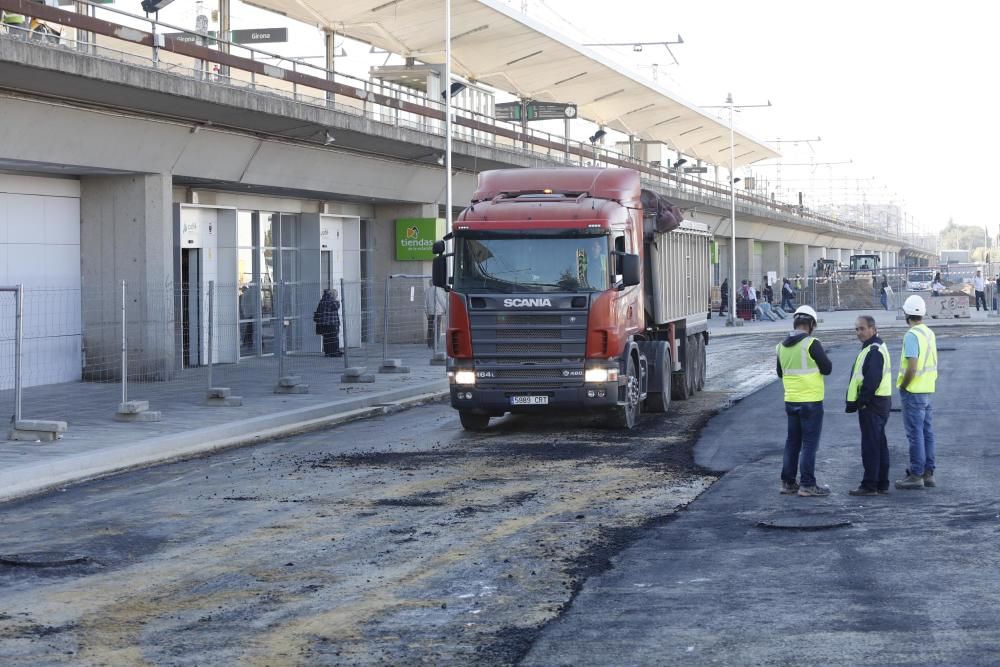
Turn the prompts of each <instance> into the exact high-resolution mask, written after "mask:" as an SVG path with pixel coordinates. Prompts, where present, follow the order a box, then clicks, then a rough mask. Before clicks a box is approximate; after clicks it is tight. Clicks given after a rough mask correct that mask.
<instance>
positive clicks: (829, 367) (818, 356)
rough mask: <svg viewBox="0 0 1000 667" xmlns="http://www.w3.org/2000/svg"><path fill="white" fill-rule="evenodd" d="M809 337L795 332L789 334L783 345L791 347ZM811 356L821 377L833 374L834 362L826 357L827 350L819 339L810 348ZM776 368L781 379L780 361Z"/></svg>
mask: <svg viewBox="0 0 1000 667" xmlns="http://www.w3.org/2000/svg"><path fill="white" fill-rule="evenodd" d="M808 335H809V334H807V333H806V332H805V331H793V332H792V333H790V334H788V337H787V338H786V339H785V340H783V341H781V344H782V345H783V346H784V347H791V346H792V345H795V344H796V343H798V342H799V341H800V340H802V339H803V338H805V337H806V336H808ZM809 356H810V357H812V358H813V361H815V362H816V366H817V367H818V368H819V374H820V375H829V374H830V373H832V372H833V362H831V361H830V357H828V356H826V350H824V349H823V344H822V343H821V342H819V340H818V339H816V340H814V341H813V344H812V345H810V346H809ZM776 368H777V369H778V377H781V360H780V359H778V360H776Z"/></svg>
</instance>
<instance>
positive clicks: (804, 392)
mask: <svg viewBox="0 0 1000 667" xmlns="http://www.w3.org/2000/svg"><path fill="white" fill-rule="evenodd" d="M817 319H818V318H817V317H816V311H815V310H813V309H812V308H810V307H809V306H799V307H798V309H797V310H796V311H795V314H794V319H793V320H792V322H793V324H794V327H795V328H794V330H793V331H792V332H791V333H790V334H788V337H787V338H785V340H784V341H782V342H781V343H779V344H778V346H777V347H776V348H775V352H776V353H777V355H778V363H777V371H778V377H780V378H781V382H782V384H783V385H784V387H785V414H786V415H787V416H788V436H787V438H786V439H785V457H784V462H783V464H782V467H781V493H783V494H786V495H787V494H794V493H797V494H798V495H800V496H828V495H830V488H829V487H826V486H820V485H819V484H817V483H816V470H815V469H816V450H817V449H818V448H819V438H820V434H821V433H822V431H823V394H824V383H823V376H824V375H829V374H830V373H831V372H832V371H833V364H832V363H831V362H830V358H829V357H827V356H826V352H825V351H824V350H823V345H822V343H820V342H819V340H818V339H816V338H814V337H813V335H812V334H813V331H815V330H816V322H817ZM796 473H798V482H796Z"/></svg>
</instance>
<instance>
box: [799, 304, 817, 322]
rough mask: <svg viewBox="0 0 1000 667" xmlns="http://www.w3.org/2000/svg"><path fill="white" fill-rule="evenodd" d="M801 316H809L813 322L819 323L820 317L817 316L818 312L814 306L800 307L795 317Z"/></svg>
mask: <svg viewBox="0 0 1000 667" xmlns="http://www.w3.org/2000/svg"><path fill="white" fill-rule="evenodd" d="M799 315H808V316H809V317H811V318H812V319H813V322H819V317H817V316H816V311H815V310H813V309H812V306H799V307H798V308H796V309H795V317H798V316H799Z"/></svg>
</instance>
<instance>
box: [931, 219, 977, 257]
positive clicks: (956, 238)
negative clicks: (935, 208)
mask: <svg viewBox="0 0 1000 667" xmlns="http://www.w3.org/2000/svg"><path fill="white" fill-rule="evenodd" d="M985 241H986V228H985V227H976V226H975V225H956V224H955V222H954V221H953V220H949V221H948V225H947V226H946V227H945V228H944V229H942V230H941V233H940V234H938V247H939V248H941V249H942V250H973V249H975V248H982V247H984V246H985Z"/></svg>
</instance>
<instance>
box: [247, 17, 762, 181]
mask: <svg viewBox="0 0 1000 667" xmlns="http://www.w3.org/2000/svg"><path fill="white" fill-rule="evenodd" d="M250 1H251V2H252V4H254V5H256V6H259V7H262V8H264V9H269V10H272V11H277V12H280V13H282V14H285V15H287V16H288V17H290V18H293V19H297V20H299V21H302V22H304V23H310V24H313V25H319V26H320V27H321V28H324V29H326V30H333V31H336V32H337V33H338V34H341V35H345V36H347V37H350V38H352V39H356V40H358V41H361V42H365V43H367V44H371V45H372V46H375V47H377V48H381V49H385V50H386V51H390V52H392V53H396V54H399V55H401V56H404V57H412V58H415V59H417V60H420V61H422V62H425V63H429V64H441V63H443V62H444V3H443V2H442V0H250ZM451 6H452V71H453V73H454V74H457V75H459V76H462V77H464V78H466V79H468V80H470V81H476V82H480V83H484V84H486V85H489V86H492V87H494V88H496V89H499V90H502V91H506V92H509V93H513V94H515V95H517V96H518V97H520V98H522V99H526V100H537V101H543V102H561V103H570V104H576V105H577V109H578V115H579V116H580V117H581V118H585V119H587V120H590V121H593V122H595V123H597V124H599V125H603V126H606V127H608V128H611V129H615V130H619V131H621V132H624V133H626V134H629V135H632V136H634V137H637V138H638V139H640V140H644V141H652V142H662V143H663V144H666V145H667V146H669V147H671V148H673V149H674V150H678V151H680V152H682V153H684V154H685V155H689V156H693V157H695V158H697V159H700V160H702V161H704V162H706V163H708V164H711V165H721V166H727V165H728V164H729V159H730V156H729V125H728V122H723V121H720V120H718V119H716V118H714V117H713V116H711V115H709V114H707V113H705V112H704V111H702V110H700V109H699V108H698V107H697V106H695V105H692V104H689V103H687V102H685V101H683V100H682V99H680V98H679V97H678V96H677V95H674V94H672V93H670V92H669V91H667V90H666V89H665V88H663V87H661V86H659V85H658V84H656V83H654V82H652V81H649V80H645V79H643V78H641V77H639V76H637V75H633V74H631V73H629V72H627V71H625V70H624V69H623V68H622V67H621V66H620V65H618V64H616V63H614V62H613V61H611V60H609V59H607V58H604V57H602V56H601V55H600V54H599V53H597V52H595V51H593V50H592V49H589V48H587V47H585V46H583V45H581V44H578V43H576V42H574V41H573V40H570V39H568V38H566V37H564V36H561V35H559V34H557V33H555V32H553V31H552V30H551V29H550V28H549V27H547V26H545V25H543V24H541V23H539V22H537V21H534V20H532V19H531V18H530V17H527V16H525V15H523V14H521V13H520V12H517V11H515V10H513V9H511V8H510V7H508V6H507V5H505V4H503V3H502V2H501V1H500V0H452V3H451ZM720 97H721V96H720ZM774 157H778V153H776V152H775V151H774V150H772V149H771V148H770V147H768V146H766V145H764V144H763V143H762V142H760V141H757V140H754V139H752V138H750V137H748V136H747V135H746V134H744V133H742V132H738V133H737V134H736V136H735V158H736V160H735V161H736V165H737V166H741V165H746V164H750V163H752V162H757V161H759V160H764V159H767V158H774Z"/></svg>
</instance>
